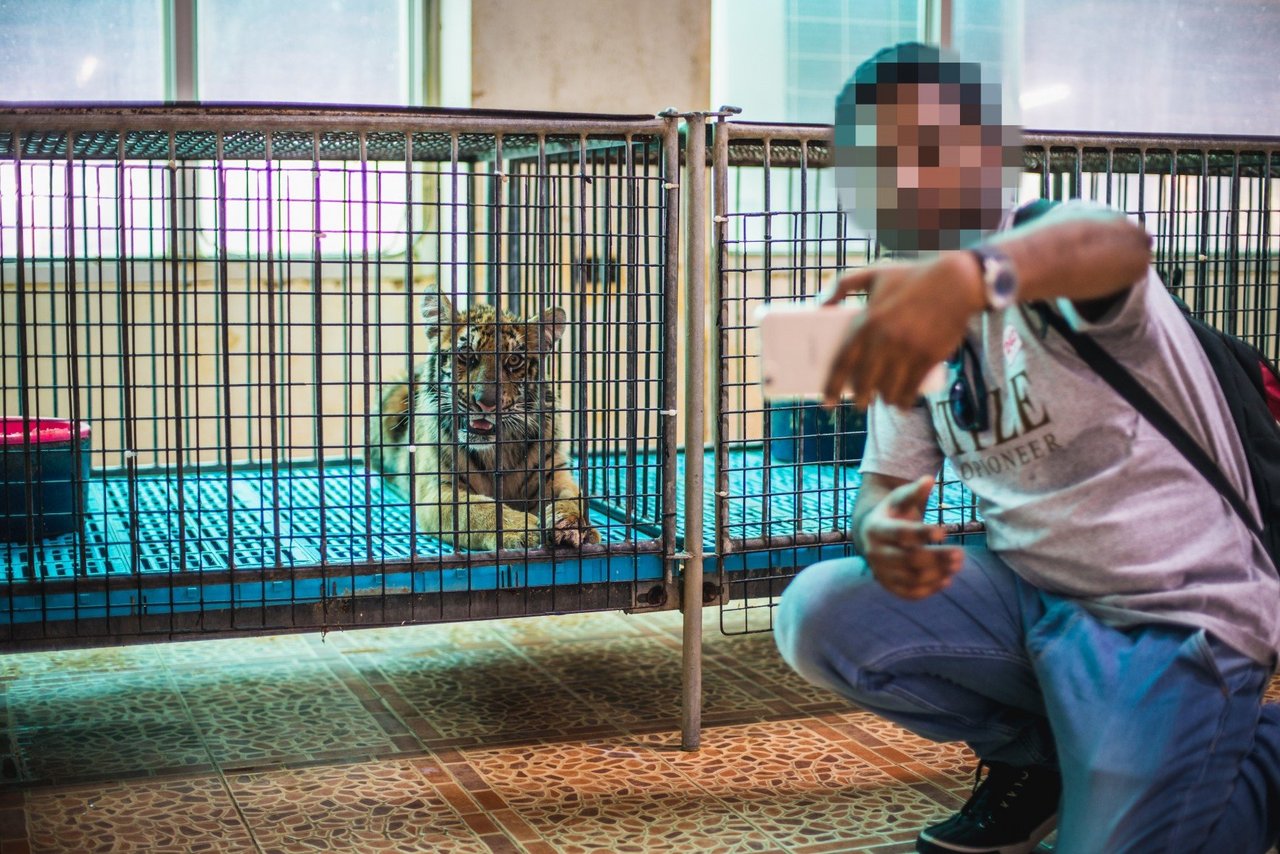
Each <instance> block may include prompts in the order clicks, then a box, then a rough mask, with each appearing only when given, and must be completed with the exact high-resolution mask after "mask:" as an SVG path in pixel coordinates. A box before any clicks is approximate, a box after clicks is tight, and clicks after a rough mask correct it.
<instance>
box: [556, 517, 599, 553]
mask: <svg viewBox="0 0 1280 854" xmlns="http://www.w3.org/2000/svg"><path fill="white" fill-rule="evenodd" d="M547 540H548V544H549V545H550V546H551V547H552V548H556V547H568V548H575V549H576V548H579V547H581V546H585V545H594V544H596V543H598V542H600V532H599V531H597V530H596V529H595V528H594V527H592V525H591V522H590V521H589V520H588V519H587V517H586V516H584V515H583V514H582V513H580V512H579V511H577V510H566V511H562V512H559V511H558V512H557V513H556V514H555V518H554V520H553V521H552V523H551V530H550V531H548V532H547Z"/></svg>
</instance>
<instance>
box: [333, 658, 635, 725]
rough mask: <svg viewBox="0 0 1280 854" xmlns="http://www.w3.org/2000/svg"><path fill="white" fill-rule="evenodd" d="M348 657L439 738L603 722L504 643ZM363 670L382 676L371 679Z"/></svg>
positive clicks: (602, 716) (607, 721) (597, 710)
mask: <svg viewBox="0 0 1280 854" xmlns="http://www.w3.org/2000/svg"><path fill="white" fill-rule="evenodd" d="M348 660H349V661H352V663H353V664H355V665H356V667H357V669H358V670H360V671H361V672H362V673H365V674H366V678H368V679H370V680H371V681H373V682H374V687H375V689H377V690H383V691H385V690H390V691H392V692H393V693H394V694H395V695H396V697H397V698H402V699H403V701H404V702H406V703H407V704H408V705H409V707H410V708H411V709H413V710H414V711H415V712H416V713H417V714H418V715H420V716H421V717H422V718H423V719H424V720H426V721H427V722H428V723H429V724H430V725H431V727H433V728H434V730H435V733H436V734H437V735H438V737H440V738H445V739H471V740H473V741H474V740H480V739H486V738H494V739H504V740H505V739H512V738H516V737H519V736H522V735H528V736H548V737H550V736H555V735H559V734H564V733H567V732H576V731H581V730H584V729H593V728H599V727H602V726H610V725H611V721H610V718H609V716H608V713H607V712H605V711H603V710H601V709H600V708H599V707H597V706H593V705H591V704H590V703H588V702H586V701H584V700H583V699H582V698H581V697H579V696H578V695H577V694H575V693H574V692H573V691H571V690H570V689H569V688H567V687H566V686H565V685H563V684H562V683H560V682H558V681H556V680H555V679H553V678H552V677H550V676H549V675H548V674H547V673H546V672H545V671H543V670H541V669H539V668H537V667H536V666H534V665H533V664H532V663H531V662H529V661H528V660H526V659H524V658H522V657H520V655H519V654H518V653H515V652H513V651H512V650H510V649H508V648H501V649H479V650H476V649H472V650H456V651H448V652H446V651H430V652H422V653H420V654H418V655H385V656H375V657H372V658H369V659H367V660H364V661H357V660H356V656H350V657H348ZM371 670H373V671H376V672H377V675H378V676H380V677H381V678H382V679H383V680H385V682H377V681H374V677H373V676H371V675H370V671H371ZM387 686H390V687H387Z"/></svg>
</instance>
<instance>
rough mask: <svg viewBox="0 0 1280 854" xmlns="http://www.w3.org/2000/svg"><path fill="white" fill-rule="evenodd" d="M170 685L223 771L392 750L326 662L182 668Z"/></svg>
mask: <svg viewBox="0 0 1280 854" xmlns="http://www.w3.org/2000/svg"><path fill="white" fill-rule="evenodd" d="M173 680H174V684H175V685H176V686H177V688H178V690H179V691H180V692H181V693H182V696H183V698H184V699H185V700H186V702H187V704H188V705H189V707H190V709H191V715H192V718H193V720H194V721H195V725H196V727H197V729H198V730H199V732H200V734H201V736H202V737H203V738H204V740H205V742H206V743H207V745H208V748H209V752H210V755H211V756H212V757H213V759H214V761H215V762H217V763H218V764H219V765H220V766H221V767H223V768H228V767H237V766H243V765H247V764H250V763H258V764H272V763H277V762H297V761H302V760H307V759H313V758H318V757H320V758H323V757H332V758H337V757H339V756H353V757H354V756H361V755H365V756H367V755H370V754H385V753H392V752H394V751H395V750H396V749H397V748H396V745H395V744H394V743H393V742H392V741H391V738H390V735H389V734H388V732H387V731H386V730H385V729H384V728H383V727H382V726H380V725H379V723H378V721H377V719H376V718H375V717H374V714H373V713H371V712H370V711H369V710H367V709H366V707H365V706H364V704H362V702H361V701H360V699H359V698H357V697H356V696H355V695H354V694H353V693H352V692H351V690H349V689H348V688H347V686H346V685H345V684H343V682H342V681H341V680H340V679H339V678H338V677H337V676H335V675H334V673H333V671H332V670H331V669H330V667H329V665H328V664H327V663H325V662H308V661H299V662H292V661H264V662H258V663H253V664H237V665H231V666H227V667H210V668H200V669H197V668H184V669H180V670H175V671H173Z"/></svg>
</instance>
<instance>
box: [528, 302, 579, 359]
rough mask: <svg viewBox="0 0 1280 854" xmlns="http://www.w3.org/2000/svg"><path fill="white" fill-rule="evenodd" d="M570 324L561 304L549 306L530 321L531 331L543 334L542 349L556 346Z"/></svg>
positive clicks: (540, 339) (541, 339)
mask: <svg viewBox="0 0 1280 854" xmlns="http://www.w3.org/2000/svg"><path fill="white" fill-rule="evenodd" d="M568 324H569V319H568V315H566V314H565V313H564V309H563V308H560V307H559V306H556V307H554V308H549V309H547V310H546V311H544V312H543V313H542V314H540V315H538V316H537V317H535V318H533V319H532V320H530V321H529V326H530V327H531V329H530V331H531V332H532V333H533V334H535V335H538V336H541V337H540V338H539V342H540V344H541V348H540V349H542V350H550V349H552V348H553V347H555V346H556V342H557V341H559V340H560V336H561V335H563V334H564V330H565V329H566V327H567V326H568Z"/></svg>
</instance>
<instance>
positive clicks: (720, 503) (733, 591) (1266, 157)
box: [708, 121, 1280, 633]
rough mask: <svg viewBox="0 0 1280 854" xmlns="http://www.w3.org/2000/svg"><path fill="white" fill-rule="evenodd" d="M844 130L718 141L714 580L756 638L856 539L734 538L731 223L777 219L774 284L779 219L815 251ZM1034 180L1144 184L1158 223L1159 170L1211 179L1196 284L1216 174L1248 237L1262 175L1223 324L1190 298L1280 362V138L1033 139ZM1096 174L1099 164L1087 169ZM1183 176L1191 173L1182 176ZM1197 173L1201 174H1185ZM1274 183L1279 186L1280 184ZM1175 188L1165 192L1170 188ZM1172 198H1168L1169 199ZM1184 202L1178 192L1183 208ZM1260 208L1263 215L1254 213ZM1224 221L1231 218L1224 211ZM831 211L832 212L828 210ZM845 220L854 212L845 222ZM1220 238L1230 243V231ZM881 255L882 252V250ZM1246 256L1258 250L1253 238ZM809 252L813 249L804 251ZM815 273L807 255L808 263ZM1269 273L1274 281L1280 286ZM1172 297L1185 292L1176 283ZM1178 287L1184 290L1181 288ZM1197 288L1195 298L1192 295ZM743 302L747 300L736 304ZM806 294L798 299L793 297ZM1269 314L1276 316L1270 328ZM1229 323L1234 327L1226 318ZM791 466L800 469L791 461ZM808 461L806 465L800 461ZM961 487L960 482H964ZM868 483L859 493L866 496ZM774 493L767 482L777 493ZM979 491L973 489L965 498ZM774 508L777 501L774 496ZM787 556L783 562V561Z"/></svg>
mask: <svg viewBox="0 0 1280 854" xmlns="http://www.w3.org/2000/svg"><path fill="white" fill-rule="evenodd" d="M834 130H835V129H834V127H833V126H831V125H817V124H799V123H779V122H747V121H721V122H720V123H718V124H717V125H716V126H715V128H714V134H713V136H712V140H711V146H710V148H711V153H710V158H709V159H710V161H711V171H712V187H713V190H712V194H713V200H712V217H711V219H712V225H711V228H712V251H711V263H712V265H713V267H712V271H711V276H710V284H709V295H708V311H709V313H710V316H711V323H710V326H711V330H712V334H711V348H712V349H711V356H710V364H711V366H712V370H713V371H714V372H715V373H714V375H713V383H714V389H713V390H712V395H711V399H710V405H711V407H712V413H711V418H710V422H711V433H712V436H711V445H712V448H713V453H714V467H715V483H714V486H713V487H712V493H713V496H714V499H713V500H714V515H715V523H714V527H715V531H716V537H715V544H714V558H713V560H711V561H708V563H709V564H711V563H713V564H714V566H709V572H713V573H714V575H713V577H714V579H715V581H714V587H715V590H714V593H715V601H717V602H718V604H719V605H720V610H721V630H722V631H724V632H726V633H748V632H752V631H768V630H771V628H772V625H773V618H772V609H773V608H774V607H775V605H776V600H777V597H778V596H780V595H781V592H782V590H783V589H785V587H786V585H787V583H789V581H790V580H791V578H793V577H794V575H795V574H797V573H798V572H799V571H800V570H801V569H803V568H804V567H806V566H809V565H811V564H813V563H815V562H817V561H819V560H824V559H828V558H836V557H845V556H848V555H850V554H852V553H853V551H852V538H851V536H850V534H849V532H848V531H847V530H843V531H835V530H832V531H822V532H817V533H809V532H797V533H791V534H773V533H771V532H767V533H765V534H764V535H763V536H759V537H754V538H735V537H733V536H731V535H730V533H729V531H730V529H731V525H730V515H731V513H730V511H731V503H732V502H734V501H735V500H736V497H735V495H734V492H733V487H732V484H731V483H730V471H731V467H730V465H729V453H730V443H729V442H728V441H727V440H726V435H727V434H728V433H729V432H730V431H729V426H730V425H729V421H728V418H729V412H730V409H731V407H730V400H729V398H730V387H731V385H732V381H731V379H730V377H729V367H728V362H727V360H726V358H725V353H724V350H725V344H726V338H727V335H728V331H727V330H728V329H729V323H728V318H727V307H728V299H729V298H727V297H726V293H727V291H728V290H729V288H728V284H727V280H728V275H729V273H728V270H727V269H726V263H725V262H726V257H727V247H729V246H730V245H732V244H733V242H734V241H733V240H732V238H731V237H730V235H729V226H730V223H731V221H732V218H733V217H734V216H743V217H749V216H762V217H763V218H764V220H765V222H766V226H765V237H764V249H763V251H764V253H766V259H765V261H764V262H763V263H764V273H763V276H764V278H765V279H766V281H767V279H768V277H769V272H768V270H769V263H770V262H769V260H768V258H767V254H768V253H769V251H770V247H771V244H772V239H771V237H770V236H769V233H768V225H767V224H768V223H769V222H770V221H771V219H772V215H774V214H797V213H799V214H802V216H800V217H799V220H800V223H801V229H802V236H801V237H800V238H799V241H798V242H799V243H800V245H801V246H802V247H803V246H804V243H805V237H804V236H803V229H804V227H805V223H806V219H805V217H804V216H803V214H812V213H814V211H811V210H808V209H807V208H805V207H804V206H805V205H807V203H808V196H807V195H806V190H805V189H804V188H805V183H806V180H807V178H806V176H807V173H808V170H811V169H812V170H819V169H829V168H830V166H831V149H832V146H833V144H834ZM779 142H781V143H784V144H783V145H782V146H780V152H781V153H780V156H778V157H776V158H775V157H774V156H773V155H774V153H775V149H774V145H775V144H776V143H779ZM1022 146H1023V157H1024V174H1035V175H1038V183H1039V191H1040V196H1042V197H1044V198H1052V199H1067V198H1078V197H1081V195H1082V193H1081V188H1082V185H1083V183H1084V178H1085V176H1086V175H1094V176H1098V175H1100V176H1101V177H1102V178H1103V180H1104V182H1105V189H1106V194H1105V197H1104V198H1102V199H1100V201H1103V202H1104V203H1108V204H1109V203H1111V202H1113V198H1112V189H1113V184H1114V178H1115V177H1116V176H1117V175H1131V176H1136V177H1137V179H1138V180H1137V192H1138V198H1137V207H1138V211H1137V212H1136V213H1137V217H1138V219H1139V221H1140V222H1142V223H1143V224H1147V223H1146V220H1147V217H1148V215H1149V214H1151V213H1155V214H1157V215H1160V214H1162V213H1169V214H1170V215H1173V214H1175V213H1178V212H1179V211H1178V210H1177V209H1175V210H1172V211H1168V212H1166V211H1164V210H1163V209H1161V208H1157V209H1155V210H1152V209H1151V208H1150V207H1149V206H1148V200H1147V199H1146V198H1145V197H1144V193H1145V191H1146V181H1145V180H1144V179H1145V178H1146V177H1147V176H1148V174H1150V175H1160V176H1165V177H1167V178H1168V179H1169V181H1170V184H1171V186H1172V187H1173V188H1174V191H1173V192H1175V193H1176V186H1177V184H1176V181H1177V179H1178V178H1180V177H1193V178H1198V179H1200V184H1199V188H1198V189H1199V192H1200V196H1199V198H1197V199H1195V200H1194V203H1195V208H1194V210H1195V212H1196V213H1197V214H1198V216H1199V218H1200V223H1199V224H1198V226H1197V229H1196V235H1197V241H1198V247H1197V252H1196V258H1194V259H1192V263H1193V264H1194V265H1195V267H1196V268H1197V270H1198V275H1196V277H1195V278H1196V282H1197V283H1200V282H1204V281H1205V280H1206V272H1205V271H1206V269H1207V267H1208V265H1210V264H1213V263H1215V261H1214V260H1213V259H1210V258H1209V257H1207V247H1208V241H1209V240H1210V237H1211V236H1212V235H1214V234H1215V233H1214V232H1213V231H1212V229H1211V228H1210V227H1209V226H1208V220H1209V217H1210V213H1211V211H1212V210H1213V209H1212V205H1211V204H1210V199H1209V184H1208V181H1207V179H1208V178H1210V177H1215V178H1225V179H1228V180H1229V182H1230V190H1229V198H1230V206H1229V208H1228V210H1227V218H1228V224H1227V229H1228V231H1229V232H1230V233H1231V234H1233V235H1238V234H1239V233H1240V228H1241V222H1240V215H1241V208H1240V198H1241V196H1240V181H1241V180H1242V178H1255V179H1261V180H1260V181H1259V182H1258V184H1259V187H1260V193H1261V200H1260V203H1259V205H1258V208H1257V210H1256V213H1257V214H1258V223H1257V226H1256V229H1255V231H1253V232H1249V234H1250V235H1252V236H1254V237H1256V238H1257V242H1256V244H1254V245H1253V247H1252V250H1253V252H1252V255H1253V257H1251V258H1250V257H1248V256H1249V255H1250V252H1249V251H1245V252H1243V253H1242V252H1241V251H1240V245H1239V241H1238V240H1236V239H1232V240H1230V241H1228V243H1227V246H1226V252H1225V257H1224V258H1222V259H1219V262H1220V263H1222V265H1223V267H1224V270H1225V272H1224V275H1225V276H1228V277H1230V278H1231V279H1233V280H1234V281H1235V282H1237V283H1238V284H1237V285H1236V286H1231V285H1230V284H1228V285H1226V286H1225V287H1224V288H1223V294H1222V297H1221V299H1220V300H1219V301H1220V302H1221V303H1223V305H1222V307H1221V308H1220V309H1219V310H1218V314H1219V315H1220V316H1221V317H1220V318H1214V317H1213V316H1212V314H1213V311H1211V310H1210V309H1211V308H1212V306H1210V304H1209V302H1208V301H1207V300H1206V299H1205V298H1204V296H1205V294H1204V291H1205V288H1206V287H1208V286H1205V287H1201V286H1199V285H1198V284H1197V285H1193V286H1186V288H1187V289H1189V290H1190V291H1191V296H1192V297H1193V298H1192V299H1190V300H1188V302H1189V303H1190V306H1191V309H1192V312H1193V313H1194V314H1197V315H1200V316H1205V315H1210V317H1209V319H1210V321H1211V322H1215V320H1216V322H1218V323H1219V325H1220V328H1222V329H1223V330H1224V331H1226V332H1229V333H1233V334H1241V335H1243V336H1244V337H1246V338H1252V339H1253V343H1255V345H1258V346H1259V349H1261V350H1262V351H1263V352H1264V353H1265V354H1266V355H1268V356H1270V357H1271V358H1272V359H1273V360H1275V359H1277V358H1280V320H1278V319H1277V317H1280V307H1278V306H1280V269H1277V265H1278V262H1280V252H1278V251H1277V250H1278V248H1280V247H1278V246H1277V245H1276V243H1275V242H1273V237H1272V234H1271V232H1272V230H1273V228H1274V223H1273V222H1272V219H1271V212H1272V209H1273V208H1274V206H1275V200H1274V195H1273V193H1274V190H1275V189H1276V188H1277V187H1280V184H1277V180H1278V179H1280V138H1272V137H1260V136H1231V135H1217V136H1214V135H1209V136H1206V135H1192V134H1186V135H1179V134H1125V133H1091V132H1063V131H1052V132H1050V131H1036V130H1029V131H1025V132H1024V133H1023V135H1022ZM1246 155H1248V156H1249V158H1250V159H1251V160H1252V161H1253V162H1251V163H1245V162H1243V161H1242V156H1246ZM1153 162H1154V163H1155V164H1157V165H1158V166H1161V167H1162V169H1161V170H1158V171H1150V164H1151V163H1153ZM742 166H746V167H756V168H761V169H763V171H764V178H763V187H764V196H765V204H764V207H765V210H732V209H731V205H730V199H731V192H730V187H729V179H730V174H731V172H732V171H733V169H734V168H736V167H742ZM1086 166H1087V167H1089V168H1086ZM771 168H776V169H780V170H791V171H793V172H799V174H800V178H799V184H800V187H801V190H800V196H799V197H800V199H801V209H800V210H799V211H797V210H796V209H795V208H791V207H788V208H785V209H783V210H769V209H768V205H769V192H770V179H769V170H770V169H771ZM1180 168H1181V169H1182V170H1184V171H1180ZM1189 168H1190V169H1193V170H1194V172H1189V171H1185V170H1187V169H1189ZM1273 185H1275V186H1274V187H1273ZM1164 189H1165V188H1164V186H1163V185H1161V186H1160V188H1159V190H1160V192H1161V193H1163V192H1164ZM1159 201H1160V202H1163V201H1164V199H1163V196H1162V198H1161V199H1160V200H1159ZM1173 204H1174V205H1175V206H1176V204H1177V199H1176V195H1175V198H1174V200H1173ZM1250 210H1253V209H1250ZM1218 212H1219V213H1221V211H1218ZM822 213H830V212H829V211H823V212H822ZM840 215H841V216H843V214H842V213H841V214H840ZM837 231H838V232H839V233H840V234H839V236H838V237H836V238H835V239H836V240H837V241H838V242H840V243H843V242H845V241H847V240H848V239H849V237H850V235H849V233H848V231H847V230H846V229H845V228H844V227H843V226H837ZM1218 236H1220V235H1218ZM1176 240H1177V234H1176V233H1169V232H1162V231H1157V233H1156V234H1155V238H1154V244H1153V248H1154V257H1153V264H1154V265H1155V267H1156V269H1157V270H1158V271H1160V272H1161V274H1162V276H1165V275H1166V274H1167V273H1169V272H1170V271H1171V270H1172V269H1173V268H1174V267H1175V266H1177V264H1178V263H1179V262H1181V263H1183V264H1185V263H1186V261H1187V259H1186V258H1176V257H1174V256H1175V254H1176V253H1175V252H1174V248H1175V247H1174V243H1175V241H1176ZM873 248H874V249H875V251H876V252H877V253H878V247H873ZM1245 248H1246V250H1248V249H1249V245H1248V242H1247V241H1246V247H1245ZM802 251H803V248H802ZM1247 265H1252V270H1251V275H1252V276H1253V277H1254V278H1255V279H1256V280H1257V281H1255V282H1253V283H1248V282H1244V283H1241V282H1240V279H1241V276H1240V273H1241V271H1243V270H1245V268H1246V266H1247ZM799 266H800V267H802V268H803V267H804V261H803V258H802V260H801V262H800V264H799ZM1268 277H1269V280H1268ZM1250 285H1252V286H1260V287H1262V288H1264V289H1265V288H1266V287H1268V286H1269V287H1270V289H1271V296H1270V298H1265V299H1263V300H1262V307H1261V309H1259V310H1255V312H1254V314H1253V316H1254V317H1255V322H1254V323H1253V325H1252V329H1243V328H1237V324H1236V322H1235V321H1236V319H1237V316H1238V314H1237V309H1238V305H1237V299H1238V297H1239V291H1241V290H1243V288H1244V287H1246V286H1250ZM1171 289H1175V288H1173V287H1172V286H1171ZM1176 289H1177V290H1183V285H1181V284H1180V285H1178V286H1177V288H1176ZM1184 292H1185V291H1184ZM732 298H734V299H736V298H738V297H737V296H735V297H732ZM791 298H794V295H793V296H792V297H791ZM1267 312H1270V315H1271V319H1270V320H1269V321H1268V320H1267V314H1266V313H1267ZM1224 319H1225V322H1223V320H1224ZM764 429H765V441H766V444H767V442H768V424H767V420H766V424H765V425H764ZM764 456H765V463H764V467H765V469H766V474H765V477H766V479H767V478H768V477H769V475H768V474H767V471H768V470H769V469H770V468H771V467H772V466H773V465H774V462H773V460H772V459H771V458H770V455H769V453H768V452H767V451H765V452H764ZM782 465H790V464H782ZM797 465H798V464H797ZM948 485H949V484H948V482H947V476H946V473H945V472H944V473H943V476H942V477H941V478H940V482H939V486H938V488H937V490H936V492H935V495H937V496H938V497H939V499H940V498H941V495H942V490H943V489H945V488H947V487H948ZM950 485H954V481H952V482H951V484H950ZM856 488H857V487H856V486H855V487H853V490H854V492H856ZM767 490H768V487H767V486H766V492H767ZM965 492H967V490H965ZM763 500H764V501H765V502H767V501H768V500H769V495H768V494H766V495H764V496H763ZM961 509H962V510H965V511H966V512H965V513H964V516H965V518H963V519H961V520H959V521H944V520H943V519H942V518H941V514H940V515H939V518H938V519H936V520H935V521H937V522H939V523H940V524H943V525H944V527H945V528H946V530H947V532H948V537H949V538H950V540H951V541H952V542H966V541H969V540H971V539H975V538H983V537H985V524H984V523H983V522H982V520H981V518H980V517H979V516H978V514H977V513H976V507H974V506H971V505H970V506H963V505H962V507H961ZM775 556H777V557H778V558H780V559H779V560H775ZM753 599H754V600H763V601H764V606H763V607H764V608H765V609H767V610H766V619H765V620H763V621H761V622H763V623H764V626H763V627H761V628H752V627H751V625H750V622H751V621H750V616H751V614H750V612H751V610H752V609H753V607H754V606H753V605H751V604H749V602H750V601H751V600H753ZM734 610H737V611H740V612H741V614H742V616H743V620H742V621H741V622H742V623H743V627H742V628H737V627H736V623H738V622H739V621H738V620H737V615H735V617H734V618H733V622H734V624H735V625H734V626H730V625H728V622H729V618H728V616H727V615H728V614H730V613H731V612H732V611H734Z"/></svg>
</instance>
